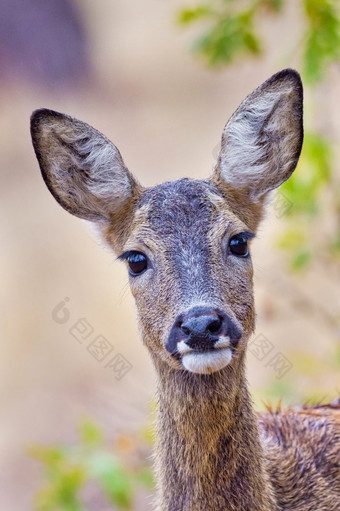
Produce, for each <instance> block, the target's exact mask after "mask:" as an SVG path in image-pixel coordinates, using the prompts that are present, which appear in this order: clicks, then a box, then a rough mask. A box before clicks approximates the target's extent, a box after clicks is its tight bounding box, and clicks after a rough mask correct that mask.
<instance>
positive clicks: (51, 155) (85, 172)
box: [31, 109, 141, 221]
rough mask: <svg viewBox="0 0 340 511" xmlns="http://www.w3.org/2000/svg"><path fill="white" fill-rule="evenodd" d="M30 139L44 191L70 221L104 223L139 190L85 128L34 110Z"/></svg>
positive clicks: (114, 152)
mask: <svg viewBox="0 0 340 511" xmlns="http://www.w3.org/2000/svg"><path fill="white" fill-rule="evenodd" d="M31 134H32V141H33V146H34V150H35V153H36V156H37V158H38V161H39V165H40V169H41V173H42V175H43V178H44V181H45V183H46V185H47V187H48V189H49V190H50V192H51V193H52V195H53V196H54V198H55V199H56V200H57V201H58V202H59V203H60V204H61V206H62V207H63V208H64V209H66V210H67V211H69V212H70V213H72V214H73V215H76V216H78V217H80V218H84V219H86V220H91V221H103V220H104V221H105V220H107V221H109V220H110V217H111V215H112V214H114V213H115V212H117V211H118V210H120V209H121V208H122V207H123V206H124V205H125V204H126V203H127V202H128V201H130V200H131V199H133V198H134V197H135V196H136V195H137V194H138V192H139V190H140V189H141V187H140V185H139V184H138V183H137V182H136V181H135V179H134V178H133V176H132V174H131V173H130V172H129V171H128V169H127V168H126V167H125V165H124V162H123V159H122V157H121V155H120V152H119V151H118V149H117V148H116V147H115V145H114V144H113V143H112V142H110V141H109V140H108V139H107V138H106V137H104V135H102V134H101V133H99V131H97V130H95V129H94V128H92V127H91V126H89V125H88V124H85V123H84V122H81V121H78V120H77V119H73V118H72V117H69V116H67V115H63V114H60V113H58V112H54V111H52V110H46V109H42V110H36V111H35V112H33V114H32V117H31Z"/></svg>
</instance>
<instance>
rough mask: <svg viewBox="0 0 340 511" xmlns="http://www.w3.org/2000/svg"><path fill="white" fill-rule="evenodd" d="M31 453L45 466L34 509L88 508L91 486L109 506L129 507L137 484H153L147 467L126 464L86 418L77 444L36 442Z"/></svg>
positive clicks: (69, 510) (77, 510)
mask: <svg viewBox="0 0 340 511" xmlns="http://www.w3.org/2000/svg"><path fill="white" fill-rule="evenodd" d="M138 442H139V443H140V444H141V443H142V440H140V439H138ZM125 443H126V439H125ZM129 443H131V442H128V444H129ZM30 455H31V456H32V457H33V458H34V459H36V460H37V461H39V462H41V463H42V464H43V465H44V468H45V482H44V484H43V486H42V488H41V489H40V490H39V491H38V492H37V494H36V499H35V509H36V510H37V511H89V509H90V508H89V507H88V503H86V498H85V497H84V495H86V491H87V489H88V488H89V487H91V485H92V486H93V485H95V491H96V494H97V495H98V497H97V498H98V499H99V500H100V501H102V500H103V501H105V502H108V503H109V504H111V505H112V506H115V507H112V509H122V510H124V509H125V510H129V509H132V506H133V496H134V493H135V492H136V491H137V489H138V488H139V487H144V488H147V489H151V488H152V487H153V476H152V472H151V470H150V467H149V466H144V465H141V466H138V467H137V468H136V466H133V467H132V468H131V467H129V465H128V463H127V462H126V460H124V457H122V455H120V456H119V455H118V454H117V453H114V452H112V449H110V447H109V446H107V445H105V443H104V439H103V434H102V432H101V431H100V429H99V428H98V426H97V425H95V424H94V423H93V422H92V421H89V420H85V421H83V422H82V423H81V424H80V427H79V443H78V444H76V445H71V446H66V445H60V446H56V447H51V446H42V445H36V446H33V447H31V449H30ZM134 465H135V464H134ZM91 509H97V506H96V507H94V508H92V507H91Z"/></svg>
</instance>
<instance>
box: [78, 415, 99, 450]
mask: <svg viewBox="0 0 340 511" xmlns="http://www.w3.org/2000/svg"><path fill="white" fill-rule="evenodd" d="M79 434H80V439H81V442H82V443H83V444H84V445H85V446H87V447H98V446H100V445H102V443H103V434H102V432H101V431H100V429H99V427H98V426H97V425H96V424H95V423H94V422H93V421H91V420H89V419H86V420H83V421H82V422H81V423H80V425H79Z"/></svg>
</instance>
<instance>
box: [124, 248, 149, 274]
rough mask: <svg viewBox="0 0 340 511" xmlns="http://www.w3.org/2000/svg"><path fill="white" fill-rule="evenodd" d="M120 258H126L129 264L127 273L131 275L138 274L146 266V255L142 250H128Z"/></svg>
mask: <svg viewBox="0 0 340 511" xmlns="http://www.w3.org/2000/svg"><path fill="white" fill-rule="evenodd" d="M120 259H126V260H127V262H128V265H129V270H130V271H129V273H130V275H132V276H133V277H136V276H137V275H140V274H141V273H143V272H144V271H145V270H146V269H147V267H148V260H147V258H146V256H145V255H144V254H143V253H142V252H137V251H136V250H131V251H130V252H126V253H125V254H123V255H122V256H120Z"/></svg>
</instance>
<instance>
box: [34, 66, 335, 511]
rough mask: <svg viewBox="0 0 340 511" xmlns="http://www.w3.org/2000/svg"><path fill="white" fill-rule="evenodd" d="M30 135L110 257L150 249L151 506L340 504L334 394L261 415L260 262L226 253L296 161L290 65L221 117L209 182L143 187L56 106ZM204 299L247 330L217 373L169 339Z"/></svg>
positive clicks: (63, 194)
mask: <svg viewBox="0 0 340 511" xmlns="http://www.w3.org/2000/svg"><path fill="white" fill-rule="evenodd" d="M32 137H33V144H34V147H35V150H36V154H37V157H38V160H39V163H40V168H41V171H42V174H43V177H44V179H45V181H46V184H47V186H48V187H49V188H50V190H51V192H52V193H53V195H54V196H55V198H56V199H57V200H58V201H59V202H60V204H61V205H62V206H63V207H64V208H65V209H66V210H68V211H70V212H71V213H73V214H75V215H77V216H80V217H82V218H87V219H91V220H95V221H97V225H98V227H99V229H100V231H101V232H102V235H103V236H104V238H105V239H106V241H107V243H108V244H109V245H110V246H111V247H112V248H113V250H114V251H115V252H116V253H118V254H121V253H122V252H124V253H126V251H131V250H133V251H139V252H142V253H144V254H145V256H146V257H147V258H148V266H147V269H146V271H145V272H144V273H142V274H140V275H138V276H135V277H133V276H132V277H130V286H131V291H132V293H133V295H134V297H135V299H136V304H137V310H138V316H139V323H140V327H141V332H142V338H143V341H144V343H145V344H146V346H147V348H148V349H149V351H150V354H151V357H152V360H153V363H154V366H155V368H156V371H157V376H158V389H157V394H158V401H159V416H158V422H157V433H158V435H157V437H158V440H157V447H156V472H157V480H158V500H157V509H158V510H160V511H293V510H294V511H311V510H318V511H321V510H327V511H335V510H336V509H339V508H340V474H339V470H340V469H339V463H340V460H339V458H340V451H339V448H340V436H339V435H340V431H339V424H340V420H339V416H340V409H339V404H336V403H334V404H333V405H328V406H317V407H310V408H301V409H288V410H286V411H282V410H281V409H280V408H278V409H277V410H268V413H266V414H260V415H259V416H258V417H257V416H256V414H255V413H254V411H253V407H252V404H251V399H250V397H249V393H248V388H247V381H246V377H245V356H246V346H247V342H248V339H249V337H250V336H251V334H252V332H253V330H254V325H255V311H254V300H253V269H252V263H251V258H250V257H243V258H242V257H236V256H235V255H233V254H232V253H231V252H230V240H231V238H232V237H233V236H235V235H237V234H239V233H242V232H245V231H247V232H250V233H253V234H255V232H256V229H257V226H258V224H259V222H260V220H261V218H262V214H263V208H264V205H265V202H266V197H267V194H268V192H269V191H271V190H272V189H274V188H276V187H277V186H279V185H280V184H281V183H282V181H284V180H285V179H288V177H289V176H290V174H291V173H292V172H293V170H294V168H295V165H296V162H297V160H298V157H299V154H300V150H301V144H302V87H301V81H300V79H299V76H298V75H297V73H296V72H294V71H292V70H285V71H282V72H281V73H278V74H277V75H274V76H273V77H272V78H271V79H269V80H268V81H267V82H265V83H264V84H263V85H262V86H260V87H259V88H258V89H256V91H255V92H253V93H252V94H251V95H250V96H249V97H248V98H246V100H245V101H244V102H243V103H242V104H241V106H240V107H239V108H238V110H237V111H236V112H235V114H234V115H233V116H232V117H231V119H230V121H229V122H228V123H227V125H226V127H225V129H224V132H223V136H222V150H221V154H220V157H219V161H218V165H217V167H216V168H215V170H214V172H213V174H212V176H211V177H210V178H209V179H207V180H204V181H196V180H190V179H182V180H179V181H176V182H169V183H163V184H162V185H158V186H155V187H153V188H149V189H144V188H142V187H141V186H140V185H139V184H138V183H137V181H136V180H135V179H134V178H133V176H132V174H130V173H129V171H128V170H127V169H126V167H125V165H124V163H123V160H122V159H121V156H120V154H119V152H118V150H117V149H116V148H115V146H114V145H113V144H112V143H111V142H109V141H108V140H107V139H105V137H103V135H101V134H100V133H99V132H97V131H96V130H94V129H93V128H91V127H89V126H88V125H86V124H84V123H81V122H80V121H77V120H73V119H72V118H70V117H68V116H63V115H62V114H58V113H55V112H51V111H49V110H41V111H38V112H37V113H35V114H34V115H33V118H32ZM243 149H244V150H243ZM110 190H111V192H110ZM110 193H111V195H110ZM203 305H204V306H209V307H210V308H213V309H214V310H217V309H218V310H221V311H223V313H225V314H226V316H227V317H228V318H229V319H228V320H229V321H230V322H232V324H233V325H236V326H235V328H236V329H237V330H238V331H240V332H241V337H240V339H239V340H238V342H237V344H236V345H235V349H234V351H232V354H231V355H230V357H231V358H230V361H229V362H226V363H225V366H224V367H223V368H222V369H219V370H213V369H212V368H211V367H212V366H209V364H208V365H207V366H206V369H204V371H203V373H205V374H199V373H198V372H195V371H190V370H187V369H185V367H184V365H183V363H182V362H183V358H181V356H175V355H174V353H172V352H171V351H169V350H168V349H167V348H166V347H167V341H168V339H169V332H170V331H171V329H172V327H173V325H175V323H176V318H177V320H178V318H179V317H180V315H183V313H187V311H190V310H193V307H196V306H203ZM230 335H231V334H230ZM204 356H205V355H204ZM201 360H202V359H201ZM203 360H204V358H203Z"/></svg>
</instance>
